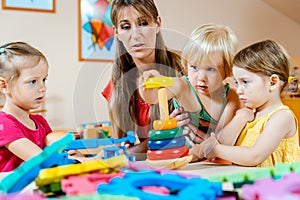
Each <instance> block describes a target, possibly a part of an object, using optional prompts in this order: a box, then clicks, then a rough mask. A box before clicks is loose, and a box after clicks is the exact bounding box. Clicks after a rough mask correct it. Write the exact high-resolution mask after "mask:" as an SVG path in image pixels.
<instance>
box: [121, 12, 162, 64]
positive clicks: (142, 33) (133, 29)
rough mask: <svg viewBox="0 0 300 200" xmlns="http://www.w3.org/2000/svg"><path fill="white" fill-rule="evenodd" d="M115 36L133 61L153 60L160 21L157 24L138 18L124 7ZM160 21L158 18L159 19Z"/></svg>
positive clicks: (136, 14)
mask: <svg viewBox="0 0 300 200" xmlns="http://www.w3.org/2000/svg"><path fill="white" fill-rule="evenodd" d="M121 12H122V13H121V14H120V19H119V21H118V26H117V27H116V29H115V31H116V35H117V37H118V39H119V40H120V41H121V42H122V43H123V45H124V46H125V48H126V50H127V51H128V52H129V54H130V55H131V56H132V58H133V60H142V61H143V60H145V59H149V58H150V59H152V60H150V62H154V58H155V43H156V34H157V33H158V32H159V29H160V20H158V22H157V23H154V22H153V21H149V19H147V18H146V17H145V16H140V15H139V14H138V13H137V11H136V10H134V9H133V8H132V7H124V8H123V10H122V11H121ZM159 19H160V18H159Z"/></svg>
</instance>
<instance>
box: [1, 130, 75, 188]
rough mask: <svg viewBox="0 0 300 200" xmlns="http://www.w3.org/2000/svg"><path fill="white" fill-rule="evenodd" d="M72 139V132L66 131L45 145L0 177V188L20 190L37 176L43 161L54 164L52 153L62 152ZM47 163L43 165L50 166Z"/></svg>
mask: <svg viewBox="0 0 300 200" xmlns="http://www.w3.org/2000/svg"><path fill="white" fill-rule="evenodd" d="M73 139H74V136H73V134H72V133H68V134H66V135H65V136H64V137H62V138H61V139H60V140H58V141H56V142H54V143H52V144H51V145H49V146H47V147H45V149H44V150H43V151H42V152H41V153H40V154H38V155H37V156H34V157H33V158H31V159H29V160H27V161H25V162H24V163H22V164H21V165H20V166H19V167H18V168H16V169H15V170H14V171H13V172H12V173H10V174H8V175H7V176H5V177H4V179H2V181H1V183H0V190H1V191H2V192H5V193H15V192H19V191H21V190H22V189H23V188H25V187H26V186H27V185H28V184H30V183H31V182H32V181H34V179H35V178H36V177H37V176H38V174H39V172H40V170H41V169H42V168H43V166H42V165H43V162H45V161H47V165H51V164H56V163H57V162H58V161H57V160H52V158H53V155H56V154H58V153H60V152H62V151H63V150H64V149H65V147H66V146H67V145H68V144H69V143H70V142H71V141H72V140H73ZM58 157H60V156H58ZM49 158H51V159H49ZM51 161H52V162H51ZM47 165H45V164H44V167H51V166H47Z"/></svg>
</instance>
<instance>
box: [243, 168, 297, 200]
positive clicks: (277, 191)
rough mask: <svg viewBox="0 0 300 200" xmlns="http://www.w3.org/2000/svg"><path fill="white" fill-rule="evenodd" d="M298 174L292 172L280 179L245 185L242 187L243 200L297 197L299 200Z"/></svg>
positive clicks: (261, 180) (257, 181) (258, 181)
mask: <svg viewBox="0 0 300 200" xmlns="http://www.w3.org/2000/svg"><path fill="white" fill-rule="evenodd" d="M299 192H300V174H298V173H296V172H292V173H289V174H286V175H284V176H282V178H280V179H276V180H275V179H272V178H266V179H260V180H256V181H255V183H254V184H253V185H249V184H245V185H244V186H243V187H242V196H243V199H245V200H248V199H256V200H263V199H270V198H272V199H284V197H287V196H298V198H299V199H300V195H299Z"/></svg>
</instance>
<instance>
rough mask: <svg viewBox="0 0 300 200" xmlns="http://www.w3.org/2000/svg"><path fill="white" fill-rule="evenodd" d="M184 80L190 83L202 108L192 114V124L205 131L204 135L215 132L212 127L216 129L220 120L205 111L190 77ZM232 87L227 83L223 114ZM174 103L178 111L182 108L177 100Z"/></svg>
mask: <svg viewBox="0 0 300 200" xmlns="http://www.w3.org/2000/svg"><path fill="white" fill-rule="evenodd" d="M183 78H184V79H185V80H186V81H187V82H188V84H189V86H190V89H191V90H192V92H193V94H194V96H195V98H196V99H197V101H198V103H199V106H200V110H199V111H198V112H190V113H189V114H190V118H191V123H192V124H193V125H194V126H196V127H198V129H199V130H201V131H203V132H204V133H211V132H213V131H214V130H212V129H211V128H210V127H216V125H217V124H218V120H215V119H213V118H212V117H211V116H210V115H209V114H208V112H207V111H206V110H205V108H204V107H203V105H202V103H201V100H200V98H199V96H198V95H197V93H196V91H195V89H194V87H193V86H192V85H191V83H190V81H189V79H188V77H186V76H183ZM229 89H230V86H229V83H226V85H225V90H224V93H223V102H222V113H223V111H224V108H225V105H226V96H227V94H228V92H229ZM173 102H174V108H175V109H178V108H179V107H180V106H179V104H178V102H177V101H176V99H173ZM210 124H213V125H214V126H211V125H210Z"/></svg>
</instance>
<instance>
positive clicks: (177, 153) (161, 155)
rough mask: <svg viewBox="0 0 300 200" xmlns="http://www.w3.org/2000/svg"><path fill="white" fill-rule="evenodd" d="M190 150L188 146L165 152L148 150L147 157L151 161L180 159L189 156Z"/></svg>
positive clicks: (165, 150)
mask: <svg viewBox="0 0 300 200" xmlns="http://www.w3.org/2000/svg"><path fill="white" fill-rule="evenodd" d="M188 153H189V148H188V147H187V146H182V147H178V148H172V149H164V150H150V149H148V150H147V157H148V159H149V160H167V159H172V158H180V157H183V156H186V155H188Z"/></svg>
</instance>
